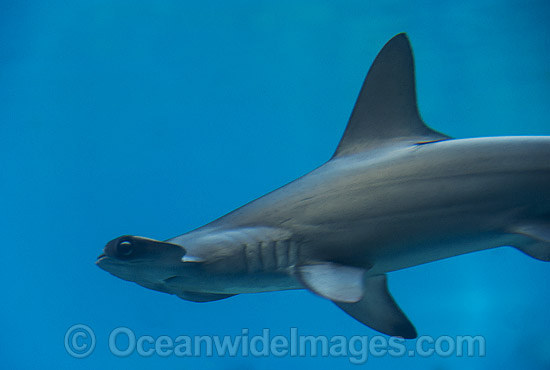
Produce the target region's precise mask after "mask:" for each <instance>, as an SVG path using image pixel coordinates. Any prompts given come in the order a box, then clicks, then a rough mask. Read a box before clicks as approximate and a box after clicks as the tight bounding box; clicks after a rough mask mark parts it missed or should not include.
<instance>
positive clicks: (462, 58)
mask: <svg viewBox="0 0 550 370" xmlns="http://www.w3.org/2000/svg"><path fill="white" fill-rule="evenodd" d="M548 7H549V5H548V2H545V1H529V0H527V1H520V0H504V1H496V0H465V1H453V2H450V1H449V2H446V1H426V0H420V1H404V0H389V1H342V2H338V1H313V0H311V1H287V0H283V1H246V0H237V1H212V0H207V1H200V2H199V1H172V0H167V1H158V2H153V1H143V0H134V1H127V0H122V1H115V2H113V1H104V0H98V1H80V0H76V1H59V0H52V1H48V2H41V1H15V0H3V1H1V2H0V143H1V145H0V151H1V155H2V156H1V158H2V171H1V172H0V178H1V181H0V191H1V192H0V194H1V196H0V202H1V203H0V204H1V209H2V212H1V213H0V217H1V222H0V225H1V228H2V247H1V248H2V249H1V251H2V252H1V258H0V266H1V268H0V278H1V281H2V283H3V286H4V289H3V293H2V304H1V305H0V325H1V326H0V328H1V332H0V362H1V365H0V367H1V368H2V369H10V370H11V369H14V370H15V369H50V368H51V369H125V368H131V369H134V370H137V369H228V370H231V369H245V370H252V369H254V370H255V369H280V368H284V369H286V370H291V369H305V368H307V369H309V368H311V369H351V368H356V367H358V366H361V367H368V368H369V369H393V368H395V369H423V370H425V369H428V370H452V369H473V370H477V369H518V368H522V369H535V370H538V369H548V368H550V339H549V337H548V332H550V318H549V311H550V289H548V282H549V281H550V264H545V263H543V262H539V261H536V260H534V259H531V258H529V257H527V256H526V255H524V254H522V253H520V252H519V251H517V250H515V249H512V248H499V249H494V250H488V251H484V252H479V253H474V254H470V255H464V256H460V257H456V258H452V259H448V260H443V261H438V262H435V263H431V264H427V265H422V266H418V267H414V268H410V269H406V270H402V271H397V272H394V273H390V274H389V285H390V290H391V291H392V293H393V295H394V297H395V299H396V301H397V302H398V303H399V304H400V306H401V307H402V309H403V311H404V312H405V313H406V314H407V315H408V317H409V318H410V319H411V321H412V322H413V323H414V324H415V326H416V328H417V329H418V331H419V334H420V335H430V336H433V337H437V336H441V335H449V336H457V335H482V336H484V338H485V340H486V356H485V357H479V356H477V357H473V358H469V357H456V356H450V357H441V356H431V357H427V358H424V357H420V356H414V357H409V356H403V357H400V358H395V357H391V356H383V357H380V358H375V357H373V356H370V357H369V358H368V361H367V362H366V364H365V365H355V364H352V363H351V362H350V361H349V359H348V358H346V357H321V356H306V357H291V356H283V357H277V356H268V357H265V358H256V357H253V356H248V357H247V356H236V357H229V356H223V357H218V356H213V357H207V356H202V357H183V358H182V357H177V356H167V357H163V356H160V355H157V354H155V355H153V356H150V357H142V356H139V355H138V354H136V353H134V354H132V355H131V356H129V357H125V358H119V357H117V356H115V355H114V354H112V353H111V352H110V351H109V346H108V338H109V334H110V333H111V331H112V330H113V329H115V328H117V327H121V326H124V327H128V328H131V329H132V330H133V331H134V332H135V333H136V335H137V336H142V335H150V336H153V337H155V338H156V337H158V336H161V335H167V336H169V337H172V338H175V337H177V336H178V335H189V336H195V335H220V336H224V335H230V336H235V335H239V334H241V333H242V330H243V328H248V329H249V331H250V335H251V336H252V335H254V334H261V332H262V329H264V328H269V329H270V330H271V332H272V335H275V334H280V335H288V333H289V330H290V328H298V330H299V332H300V334H306V335H315V336H317V335H326V336H334V335H344V336H346V337H351V336H353V335H366V336H375V335H378V333H377V332H375V331H373V330H371V329H369V328H367V327H365V326H363V325H361V324H360V323H358V322H356V321H355V320H354V319H352V318H351V317H349V316H348V315H346V314H345V313H344V312H342V311H341V310H339V309H338V308H337V307H336V306H335V305H333V304H331V303H330V302H328V301H326V300H324V299H321V298H319V297H317V296H314V295H313V294H311V293H309V292H307V291H303V290H299V291H287V292H276V293H262V294H250V295H239V296H237V297H233V298H231V299H227V300H223V301H219V302H212V303H205V304H198V303H192V302H186V301H183V300H181V299H179V298H177V297H175V296H170V295H167V294H162V293H158V292H155V291H152V290H147V289H145V288H142V287H140V286H138V285H136V284H133V283H129V282H126V281H123V280H120V279H118V278H115V277H113V276H111V275H110V274H108V273H106V272H105V271H102V270H101V269H99V268H97V267H96V266H95V264H94V262H95V260H96V257H97V256H98V255H99V254H100V253H101V249H102V248H103V246H104V245H105V243H106V242H107V241H109V240H111V239H113V238H115V237H117V236H119V235H123V234H133V235H142V236H147V237H151V238H154V239H160V240H163V239H168V238H170V237H173V236H176V235H179V234H182V233H184V232H186V231H189V230H191V229H193V228H195V227H198V226H200V225H203V224H205V223H207V222H209V221H211V220H213V219H215V218H217V217H219V216H222V215H223V214H225V213H227V212H229V211H231V210H233V209H235V208H236V207H238V206H240V205H243V204H244V203H246V202H248V201H251V200H253V199H255V198H257V197H259V196H261V195H263V194H264V193H266V192H268V191H271V190H274V189H276V188H277V187H280V186H282V185H284V184H286V183H287V182H289V181H291V180H293V179H295V178H297V177H299V176H301V175H303V174H305V173H307V172H308V171H310V170H312V169H314V168H315V167H317V166H319V165H321V164H322V163H323V162H324V161H326V160H327V159H328V158H330V156H331V155H332V153H333V151H334V149H335V148H336V145H337V143H338V141H339V140H340V136H341V135H342V133H343V130H344V128H345V125H346V122H347V120H348V117H349V114H350V112H351V109H352V107H353V103H354V102H355V99H356V96H357V93H358V91H359V88H360V86H361V84H362V82H363V79H364V77H365V74H366V72H367V70H368V68H369V66H370V64H371V62H372V60H373V59H374V57H375V56H376V53H377V52H378V51H379V50H380V48H381V47H382V46H383V45H384V44H385V43H386V41H388V40H389V39H390V38H391V37H392V36H394V35H395V34H397V33H399V32H407V33H408V35H409V37H410V39H411V42H412V46H413V50H414V53H415V58H416V67H417V90H418V100H419V108H420V111H421V114H422V116H423V118H424V120H425V121H426V122H427V123H428V124H429V125H430V126H431V127H433V128H434V129H436V130H439V131H441V132H444V133H446V134H448V135H451V136H453V137H456V138H465V137H477V136H499V135H506V136H507V135H550V118H549V117H550V104H549V102H550V37H549V36H550V28H549V26H548V19H549V16H550V12H549V8H548ZM549 160H550V159H549ZM80 323H81V324H86V325H88V326H89V327H90V328H92V329H93V330H94V332H95V335H96V340H97V341H96V348H95V350H94V352H93V353H92V354H90V355H89V356H88V357H86V358H82V359H76V358H73V357H71V356H70V355H69V354H68V353H67V351H66V349H65V346H64V337H65V333H66V331H67V330H68V328H70V327H71V326H72V325H74V324H80ZM121 346H122V345H121Z"/></svg>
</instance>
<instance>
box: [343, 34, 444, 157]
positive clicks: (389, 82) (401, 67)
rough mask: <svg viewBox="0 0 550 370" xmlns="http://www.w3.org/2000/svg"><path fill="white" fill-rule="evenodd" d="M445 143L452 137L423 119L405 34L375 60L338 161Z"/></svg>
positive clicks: (390, 42)
mask: <svg viewBox="0 0 550 370" xmlns="http://www.w3.org/2000/svg"><path fill="white" fill-rule="evenodd" d="M445 139H449V137H448V136H446V135H443V134H441V133H439V132H437V131H435V130H432V129H431V128H429V127H428V126H427V125H426V124H425V123H424V121H422V118H420V114H419V113H418V108H417V106H416V89H415V79H414V61H413V56H412V50H411V45H410V43H409V39H408V37H407V36H406V35H405V34H404V33H401V34H399V35H397V36H395V37H394V38H392V39H391V40H390V41H388V43H387V44H386V45H385V46H384V47H383V48H382V50H381V51H380V53H379V54H378V56H377V57H376V59H375V60H374V62H373V64H372V66H371V68H370V70H369V73H368V74H367V78H366V79H365V82H364V83H363V87H362V88H361V92H360V93H359V97H358V98H357V102H356V103H355V107H354V109H353V112H352V114H351V118H350V120H349V122H348V125H347V127H346V131H345V132H344V136H343V137H342V140H341V141H340V144H339V145H338V148H337V149H336V152H335V153H334V157H340V156H345V155H349V154H354V153H358V152H362V151H365V150H370V149H374V148H377V147H381V146H387V145H390V144H392V143H395V142H399V141H401V142H408V143H410V144H414V143H417V142H429V141H439V140H445Z"/></svg>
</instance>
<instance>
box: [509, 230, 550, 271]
mask: <svg viewBox="0 0 550 370" xmlns="http://www.w3.org/2000/svg"><path fill="white" fill-rule="evenodd" d="M513 232H515V233H517V234H521V235H525V236H528V237H530V238H531V239H532V241H531V242H530V243H526V244H524V245H520V246H515V247H516V248H517V249H519V250H520V251H522V252H523V253H525V254H527V255H528V256H531V257H533V258H536V259H538V260H540V261H545V262H550V223H548V222H536V223H531V224H526V225H521V226H518V227H515V228H514V229H513Z"/></svg>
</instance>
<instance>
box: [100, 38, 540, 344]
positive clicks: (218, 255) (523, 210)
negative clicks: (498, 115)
mask: <svg viewBox="0 0 550 370" xmlns="http://www.w3.org/2000/svg"><path fill="white" fill-rule="evenodd" d="M500 246H513V247H516V248H518V249H520V250H521V251H523V252H524V253H526V254H528V255H530V256H532V257H534V258H537V259H539V260H542V261H550V137H493V138H474V139H461V140H455V139H451V138H450V137H448V136H446V135H444V134H441V133H439V132H437V131H434V130H432V129H431V128H429V127H428V126H427V125H426V124H425V123H424V122H423V121H422V119H421V118H420V115H419V113H418V109H417V105H416V92H415V80H414V63H413V58H412V52H411V48H410V43H409V41H408V38H407V37H406V35H405V34H399V35H397V36H395V37H394V38H393V39H391V40H390V41H389V42H388V43H387V44H386V45H385V46H384V48H383V49H382V50H381V52H380V53H379V54H378V56H377V58H376V59H375V61H374V63H373V65H372V67H371V69H370V71H369V73H368V75H367V78H366V80H365V82H364V84H363V87H362V89H361V92H360V94H359V98H358V100H357V102H356V104H355V107H354V110H353V113H352V115H351V118H350V121H349V122H348V125H347V128H346V131H345V133H344V136H343V138H342V140H341V141H340V144H339V146H338V148H337V150H336V152H335V154H334V156H333V157H332V158H331V159H330V160H329V161H328V162H327V163H325V164H324V165H322V166H321V167H319V168H317V169H315V170H314V171H312V172H310V173H308V174H307V175H305V176H303V177H301V178H299V179H297V180H295V181H293V182H291V183H289V184H288V185H286V186H284V187H282V188H280V189H277V190H275V191H273V192H271V193H269V194H267V195H265V196H263V197H261V198H258V199H256V200H254V201H252V202H250V203H249V204H247V205H245V206H243V207H241V208H239V209H237V210H235V211H233V212H231V213H229V214H227V215H225V216H223V217H221V218H219V219H217V220H215V221H213V222H211V223H209V224H207V225H205V226H203V227H200V228H198V229H196V230H193V231H191V232H188V233H186V234H183V235H180V236H178V237H175V238H172V239H169V240H167V241H157V240H152V239H147V238H143V237H137V236H129V235H125V236H121V237H119V238H116V239H114V240H112V241H111V242H109V243H108V244H107V245H106V247H105V248H104V253H103V254H102V255H101V256H100V257H99V258H98V261H97V264H98V265H99V267H101V268H103V269H104V270H107V271H108V272H110V273H112V274H113V275H115V276H118V277H120V278H122V279H125V280H129V281H133V282H136V283H138V284H140V285H142V286H144V287H147V288H150V289H154V290H158V291H161V292H165V293H170V294H175V295H177V296H179V297H181V298H183V299H186V300H191V301H196V302H207V301H215V300H219V299H224V298H228V297H230V296H233V295H236V294H241V293H256V292H266V291H278V290H286V289H303V288H306V289H309V290H310V291H312V292H314V293H316V294H318V295H320V296H322V297H324V298H327V299H329V300H331V301H333V302H334V303H336V304H337V305H338V306H339V307H340V308H342V309H343V310H344V311H346V312H347V313H348V314H350V315H351V316H353V317H354V318H356V319H357V320H359V321H360V322H362V323H364V324H365V325H367V326H369V327H371V328H373V329H375V330H378V331H381V332H383V333H386V334H389V335H396V336H401V337H404V338H414V337H415V336H416V330H415V328H414V326H413V325H412V324H411V323H410V321H409V320H408V319H407V317H406V316H405V315H404V313H403V312H402V311H401V310H400V308H399V307H398V306H397V304H396V303H395V301H394V300H393V298H392V297H391V295H390V293H389V291H388V288H387V279H386V273H388V272H391V271H395V270H399V269H403V268H407V267H411V266H416V265H419V264H423V263H427V262H431V261H436V260H440V259H443V258H448V257H452V256H457V255H461V254H465V253H469V252H474V251H479V250H484V249H489V248H495V247H500Z"/></svg>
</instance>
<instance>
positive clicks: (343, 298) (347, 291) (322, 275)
mask: <svg viewBox="0 0 550 370" xmlns="http://www.w3.org/2000/svg"><path fill="white" fill-rule="evenodd" d="M297 273H298V277H299V279H300V281H301V282H302V284H304V285H305V286H306V288H308V289H309V290H311V291H313V292H314V293H316V294H318V295H320V296H321V297H323V298H327V299H330V300H331V301H335V302H358V301H360V300H361V298H362V297H363V276H364V273H365V270H364V269H361V268H357V267H351V266H344V265H339V264H337V263H332V262H323V263H318V264H312V265H304V266H299V267H298V268H297Z"/></svg>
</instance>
